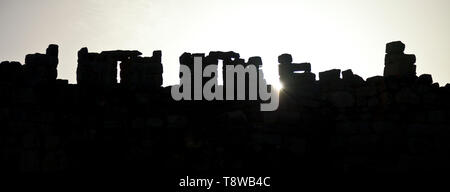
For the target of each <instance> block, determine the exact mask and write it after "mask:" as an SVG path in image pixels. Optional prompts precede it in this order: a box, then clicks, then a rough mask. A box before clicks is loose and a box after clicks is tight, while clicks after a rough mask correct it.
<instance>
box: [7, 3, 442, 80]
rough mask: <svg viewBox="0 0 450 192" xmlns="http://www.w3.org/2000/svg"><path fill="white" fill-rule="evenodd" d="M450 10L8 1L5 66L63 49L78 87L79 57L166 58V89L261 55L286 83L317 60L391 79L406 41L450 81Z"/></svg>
mask: <svg viewBox="0 0 450 192" xmlns="http://www.w3.org/2000/svg"><path fill="white" fill-rule="evenodd" d="M449 5H450V2H449V1H446V0H432V1H422V0H420V1H419V0H396V1H388V0H298V1H289V0H277V1H262V0H251V1H243V0H226V1H217V0H189V1H181V0H134V1H119V0H73V1H70V0H42V1H31V0H30V1H27V0H2V1H1V2H0V22H1V26H2V32H1V35H0V40H1V41H0V60H18V61H21V62H23V61H24V57H25V54H28V53H34V52H43V51H44V50H45V47H46V46H47V45H48V44H50V43H57V44H59V45H60V64H59V66H58V69H59V71H58V73H59V74H58V77H59V78H62V79H69V80H70V82H71V83H76V76H75V74H76V65H77V54H76V52H77V51H78V50H79V49H80V48H81V47H84V46H87V47H88V48H89V50H90V51H95V52H99V51H102V50H112V49H137V50H140V51H141V52H142V53H144V55H151V54H152V52H153V50H157V49H160V50H162V51H163V52H162V53H163V64H164V85H171V84H176V83H178V82H179V81H178V71H179V61H178V57H179V56H180V55H181V54H182V53H183V52H185V51H187V52H206V53H208V52H209V51H214V50H220V51H229V50H233V51H236V52H239V53H240V54H241V57H243V58H245V59H248V57H251V56H261V57H262V59H263V63H264V64H263V66H264V72H265V77H266V79H267V80H268V82H269V83H273V84H277V82H278V72H277V65H278V62H277V57H278V55H280V54H282V53H291V54H292V55H293V57H294V62H311V63H312V71H313V72H315V73H318V72H320V71H324V70H328V69H332V68H340V69H343V70H345V69H352V70H353V71H354V72H355V73H357V74H359V75H361V76H362V77H364V78H366V77H369V76H374V75H382V73H383V67H384V65H383V61H384V46H385V43H387V42H388V41H393V40H402V41H404V42H405V43H406V45H407V52H408V53H413V54H416V55H417V58H418V63H417V66H418V71H417V72H418V74H422V73H430V74H433V77H434V80H435V81H438V82H440V83H447V82H450V76H449V75H448V74H449V71H450V66H449V65H448V63H449V62H450V54H448V51H449V50H450V38H449V37H448V34H450V33H449V32H450V22H449V21H448V19H449V18H450V13H449V11H448V10H449V8H450V7H449Z"/></svg>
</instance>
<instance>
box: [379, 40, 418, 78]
mask: <svg viewBox="0 0 450 192" xmlns="http://www.w3.org/2000/svg"><path fill="white" fill-rule="evenodd" d="M404 51H405V44H403V43H402V42H401V41H395V42H390V43H388V44H387V45H386V56H385V60H384V65H385V66H384V76H385V77H387V76H397V77H404V76H415V75H416V65H415V63H416V56H415V55H412V54H404V53H403V52H404Z"/></svg>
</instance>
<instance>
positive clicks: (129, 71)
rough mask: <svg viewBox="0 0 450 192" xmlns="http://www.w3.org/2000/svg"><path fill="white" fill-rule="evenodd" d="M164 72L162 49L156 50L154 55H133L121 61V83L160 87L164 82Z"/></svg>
mask: <svg viewBox="0 0 450 192" xmlns="http://www.w3.org/2000/svg"><path fill="white" fill-rule="evenodd" d="M162 73H163V66H162V63H161V51H154V52H153V56H152V57H131V58H130V59H126V60H123V61H122V62H121V63H120V84H122V85H125V86H128V87H129V86H138V87H143V88H158V87H161V86H162V83H163V79H162Z"/></svg>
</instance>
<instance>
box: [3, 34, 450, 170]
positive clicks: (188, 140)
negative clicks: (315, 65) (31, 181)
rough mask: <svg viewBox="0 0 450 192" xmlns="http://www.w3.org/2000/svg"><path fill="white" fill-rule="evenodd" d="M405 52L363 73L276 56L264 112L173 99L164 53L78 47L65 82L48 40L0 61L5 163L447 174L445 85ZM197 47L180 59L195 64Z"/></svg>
mask: <svg viewBox="0 0 450 192" xmlns="http://www.w3.org/2000/svg"><path fill="white" fill-rule="evenodd" d="M403 51H404V45H403V44H402V43H400V42H393V43H389V44H388V45H387V48H386V53H387V55H386V65H385V72H384V73H385V76H375V77H370V78H367V79H366V80H364V79H362V78H361V77H360V76H358V75H356V74H354V73H353V72H352V71H351V70H345V71H341V70H339V69H334V70H330V71H325V72H321V73H319V79H316V76H315V74H313V73H311V65H310V64H308V63H303V64H295V63H293V62H292V57H291V56H290V55H288V54H283V55H280V57H279V74H280V80H281V81H282V83H283V85H284V89H283V90H282V91H281V92H280V107H279V108H278V110H277V111H274V112H260V111H259V108H258V105H252V104H248V103H249V102H247V101H243V102H241V103H235V102H227V101H224V102H218V101H211V102H195V101H194V102H178V101H173V100H172V99H171V96H170V89H171V87H170V86H169V87H164V88H163V87H161V83H162V79H161V74H162V72H163V70H162V64H161V52H160V51H155V52H153V56H151V57H142V56H141V53H140V52H138V51H106V52H101V53H89V52H88V50H87V48H83V49H81V50H80V51H79V52H78V56H79V58H78V68H77V81H78V84H68V83H67V81H63V80H57V79H56V67H57V64H58V57H57V56H58V49H57V46H56V45H50V46H49V48H48V49H47V52H46V54H33V55H28V56H27V57H26V61H25V65H21V64H20V63H18V62H1V64H0V151H1V153H0V162H1V163H0V172H1V173H17V172H25V173H36V172H37V173H41V172H44V173H48V172H51V173H54V172H57V173H82V174H84V175H87V174H91V173H98V174H109V175H119V174H120V175H122V176H123V175H125V176H127V177H128V176H130V175H140V174H122V173H144V175H145V174H147V175H149V174H153V175H158V176H160V175H163V174H169V175H171V174H173V175H176V174H177V173H188V174H189V175H201V174H205V175H207V174H215V175H227V174H225V173H234V172H239V173H249V174H245V175H253V174H255V173H257V174H262V175H271V174H272V173H280V174H283V175H285V174H286V173H292V174H298V173H302V174H305V175H306V174H309V173H311V174H313V173H316V174H320V175H321V176H323V175H324V174H327V173H338V174H340V173H358V174H361V173H369V174H371V173H379V172H382V173H399V172H408V173H409V172H416V173H418V172H443V173H448V171H450V164H449V163H448V162H449V160H450V152H449V151H450V150H449V149H450V140H449V138H450V121H449V119H450V100H449V98H450V85H449V84H447V85H446V86H439V84H438V83H433V79H432V77H431V75H428V74H424V75H420V76H419V77H417V76H416V75H415V66H414V63H415V58H414V56H412V55H405V54H403ZM194 55H197V54H190V53H184V54H183V55H182V56H181V57H180V63H182V64H185V65H187V66H189V68H191V67H193V62H192V59H193V56H194ZM199 56H201V57H202V58H203V61H204V62H203V63H204V65H209V64H216V63H217V61H218V60H219V59H220V60H223V62H224V66H225V65H235V64H237V63H239V64H244V65H255V66H258V67H261V65H262V62H261V59H260V58H259V57H252V58H249V59H248V61H247V62H245V60H244V59H241V58H240V56H239V54H237V53H234V52H210V53H209V55H208V56H205V55H204V54H200V55H199ZM119 62H120V64H119ZM118 64H119V65H120V69H121V72H120V76H121V81H120V83H117V66H118ZM204 67H205V66H202V68H204ZM341 76H342V77H341ZM205 80H206V79H205ZM130 87H131V89H130ZM156 87H158V88H157V89H155V88H156ZM134 88H136V89H134ZM262 168H264V169H262ZM222 173H224V174H222ZM184 175H186V174H184ZM288 175H290V174H288Z"/></svg>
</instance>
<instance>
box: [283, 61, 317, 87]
mask: <svg viewBox="0 0 450 192" xmlns="http://www.w3.org/2000/svg"><path fill="white" fill-rule="evenodd" d="M278 62H279V63H280V64H279V65H278V74H279V75H280V81H281V82H282V83H283V86H284V87H285V88H286V89H289V87H296V86H303V85H305V84H311V83H314V82H315V81H316V75H315V74H314V73H311V64H310V63H292V56H291V55H290V54H282V55H280V56H278ZM300 72H303V73H300Z"/></svg>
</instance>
